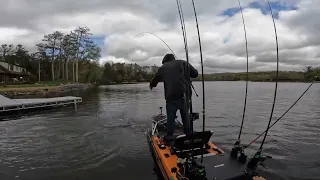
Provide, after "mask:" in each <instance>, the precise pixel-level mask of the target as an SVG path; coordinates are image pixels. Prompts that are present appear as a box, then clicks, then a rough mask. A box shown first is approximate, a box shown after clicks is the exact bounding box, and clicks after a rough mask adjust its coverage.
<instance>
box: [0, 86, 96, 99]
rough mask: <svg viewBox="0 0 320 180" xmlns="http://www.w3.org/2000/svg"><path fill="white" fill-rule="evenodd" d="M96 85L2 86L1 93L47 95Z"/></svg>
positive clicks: (17, 95)
mask: <svg viewBox="0 0 320 180" xmlns="http://www.w3.org/2000/svg"><path fill="white" fill-rule="evenodd" d="M92 87H94V85H92V84H90V83H71V84H63V85H54V86H48V85H44V86H29V87H28V86H26V87H14V86H11V87H0V94H1V95H3V96H6V97H19V96H31V97H32V96H47V95H49V94H52V93H56V94H57V93H67V92H74V91H82V90H87V89H89V88H92Z"/></svg>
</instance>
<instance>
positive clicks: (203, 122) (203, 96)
mask: <svg viewBox="0 0 320 180" xmlns="http://www.w3.org/2000/svg"><path fill="white" fill-rule="evenodd" d="M192 6H193V11H194V17H195V20H196V25H197V32H198V40H199V51H200V62H201V73H202V132H204V130H205V92H204V74H203V58H202V46H201V38H200V30H199V24H198V18H197V11H196V7H195V4H194V1H193V0H192ZM203 153H204V151H203V146H202V153H201V163H202V162H203Z"/></svg>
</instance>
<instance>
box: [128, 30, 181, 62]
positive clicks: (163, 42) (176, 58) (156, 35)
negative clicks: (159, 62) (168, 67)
mask: <svg viewBox="0 0 320 180" xmlns="http://www.w3.org/2000/svg"><path fill="white" fill-rule="evenodd" d="M141 34H151V35H154V36H155V37H157V38H158V39H160V40H161V41H162V42H163V43H164V44H165V45H166V46H167V47H168V48H169V49H170V51H171V53H172V54H173V55H174V57H175V58H176V59H178V58H177V56H176V54H175V53H174V52H173V50H172V49H171V48H170V46H169V45H168V44H167V43H166V42H165V41H164V40H163V39H161V38H160V37H159V36H158V35H156V34H154V33H151V32H142V33H139V34H137V35H135V36H134V37H137V36H139V35H141Z"/></svg>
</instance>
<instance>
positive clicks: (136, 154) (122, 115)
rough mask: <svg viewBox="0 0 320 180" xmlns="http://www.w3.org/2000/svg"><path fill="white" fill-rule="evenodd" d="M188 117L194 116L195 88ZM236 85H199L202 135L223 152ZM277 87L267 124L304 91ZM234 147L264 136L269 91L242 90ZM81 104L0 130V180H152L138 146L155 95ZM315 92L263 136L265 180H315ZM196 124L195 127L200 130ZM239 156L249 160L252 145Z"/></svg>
mask: <svg viewBox="0 0 320 180" xmlns="http://www.w3.org/2000/svg"><path fill="white" fill-rule="evenodd" d="M194 85H195V88H196V90H197V92H198V94H199V97H198V98H196V97H194V110H195V111H198V112H201V108H202V101H201V99H202V97H201V96H202V95H201V84H200V83H197V82H196V83H194ZM244 85H245V83H244V82H206V117H207V126H206V128H207V129H209V130H212V131H214V132H215V134H214V135H213V137H212V140H213V141H214V142H215V143H216V144H217V145H218V146H220V147H222V148H223V149H225V150H227V151H228V150H230V148H231V147H232V144H233V143H234V142H235V140H236V138H237V136H238V131H239V125H240V121H241V116H242V109H243V100H244ZM307 86H308V84H304V83H280V84H279V93H278V99H277V103H276V108H275V109H276V110H275V115H274V119H276V118H277V117H279V116H281V114H282V113H283V112H284V111H285V110H286V109H287V108H288V107H289V106H290V105H291V104H292V103H293V102H294V101H295V100H296V99H297V98H298V97H299V96H300V94H301V93H302V92H303V91H304V90H305V89H306V88H307ZM249 88H250V89H249V96H248V107H247V116H246V119H245V123H244V126H245V128H244V131H243V135H242V142H243V143H248V142H249V141H251V140H253V139H254V138H255V137H256V136H257V134H258V133H260V132H262V131H264V130H265V128H266V125H267V121H268V119H269V115H270V111H271V104H272V95H273V88H274V83H250V84H249ZM81 96H82V97H83V103H82V104H81V105H80V106H79V107H78V110H77V111H74V110H73V108H72V107H69V108H64V109H59V110H57V111H46V112H43V113H41V114H38V115H32V116H29V117H24V118H21V119H18V120H11V121H3V122H0V156H1V158H0V179H1V180H2V179H3V180H6V179H32V180H36V179H62V180H63V179H65V180H70V179H108V180H109V179H118V180H122V179H148V180H152V179H157V177H156V175H155V174H154V172H153V160H152V158H151V156H150V153H149V150H148V146H147V143H146V136H145V131H146V129H147V128H148V127H149V124H150V121H149V117H150V116H151V115H153V114H155V113H158V112H159V109H158V107H159V106H164V107H165V104H164V103H165V101H164V100H163V87H162V84H160V85H159V86H158V87H157V88H155V89H154V90H153V91H150V90H149V89H148V84H135V85H114V86H103V87H100V88H98V89H95V90H93V91H90V92H87V93H85V94H82V95H81ZM319 119H320V84H315V85H314V86H313V87H312V88H311V89H310V91H309V92H308V93H306V95H305V97H303V98H302V99H301V101H300V102H299V103H298V104H297V105H296V106H295V107H294V108H293V109H292V110H291V111H290V112H289V113H288V114H287V116H285V117H284V118H283V119H282V120H281V121H280V122H279V123H277V124H276V125H275V126H274V127H273V128H272V130H270V133H269V136H268V137H267V140H266V143H265V146H264V150H265V152H266V153H267V154H268V155H271V156H272V157H273V159H271V160H269V163H267V164H268V165H269V169H267V170H264V171H265V172H264V174H266V176H267V178H268V179H320V163H319V156H320V133H319V130H320V123H319ZM201 122H202V120H201V119H200V120H199V121H197V122H196V123H195V127H196V129H198V128H201ZM260 142H261V141H258V142H257V143H255V144H253V145H252V147H251V148H250V149H249V150H248V151H247V152H248V153H249V154H253V153H254V152H255V151H256V150H257V149H258V148H259V145H260V144H259V143H260Z"/></svg>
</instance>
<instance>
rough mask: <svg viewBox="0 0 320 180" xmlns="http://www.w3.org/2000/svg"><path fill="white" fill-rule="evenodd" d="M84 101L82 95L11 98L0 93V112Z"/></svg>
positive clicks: (74, 103) (75, 104) (75, 103)
mask: <svg viewBox="0 0 320 180" xmlns="http://www.w3.org/2000/svg"><path fill="white" fill-rule="evenodd" d="M80 102H82V98H81V97H73V96H65V97H56V98H37V99H9V98H7V97H4V96H2V95H0V113H1V112H12V111H19V110H32V109H42V108H48V107H59V106H66V105H74V106H75V108H76V107H77V104H78V103H80Z"/></svg>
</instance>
